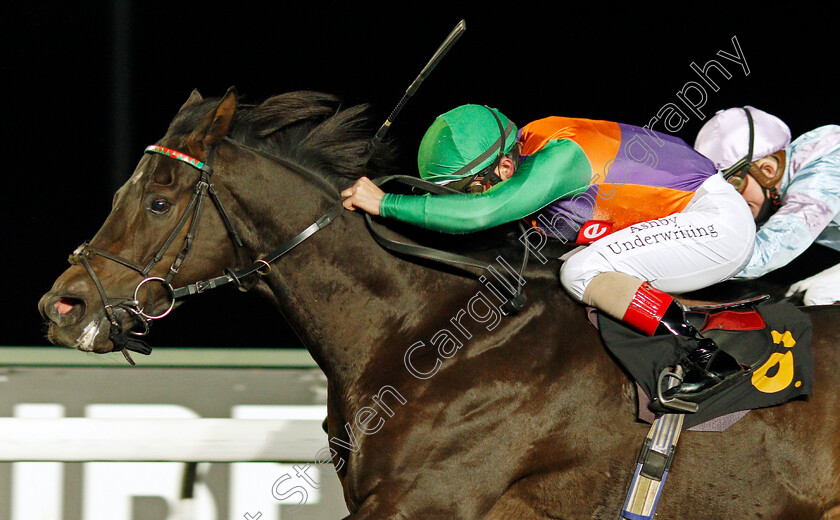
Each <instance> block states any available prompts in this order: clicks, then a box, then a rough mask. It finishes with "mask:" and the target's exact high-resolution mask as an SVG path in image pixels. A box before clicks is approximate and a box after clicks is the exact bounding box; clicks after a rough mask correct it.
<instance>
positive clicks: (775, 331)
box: [598, 297, 814, 428]
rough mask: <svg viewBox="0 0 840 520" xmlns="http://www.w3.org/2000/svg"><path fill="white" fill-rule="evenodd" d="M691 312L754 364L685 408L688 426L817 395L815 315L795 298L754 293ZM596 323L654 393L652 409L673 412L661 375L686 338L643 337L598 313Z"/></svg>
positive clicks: (723, 344)
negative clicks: (663, 398)
mask: <svg viewBox="0 0 840 520" xmlns="http://www.w3.org/2000/svg"><path fill="white" fill-rule="evenodd" d="M686 316H687V317H688V319H689V321H691V322H692V324H693V325H694V326H695V327H696V328H697V329H698V330H699V331H701V333H702V334H703V335H704V336H705V337H708V338H711V339H713V340H714V341H715V343H717V345H718V347H720V348H722V349H723V350H725V351H726V352H728V353H729V354H731V355H732V356H734V357H735V359H737V360H738V361H739V362H740V363H742V364H745V365H749V367H750V370H749V371H748V372H746V373H744V374H743V375H742V376H740V379H739V380H738V381H736V382H735V383H734V384H732V385H731V386H729V387H728V388H726V389H725V390H723V391H721V392H719V393H717V394H714V395H712V396H710V397H709V398H708V399H706V400H704V401H703V402H701V403H700V405H699V407H698V409H697V411H696V412H694V413H688V414H686V417H685V421H684V425H683V427H684V428H691V427H693V426H696V425H700V424H702V423H705V422H707V421H710V420H712V419H715V418H718V417H721V416H724V415H727V414H731V413H734V412H739V411H742V410H750V409H754V408H764V407H768V406H775V405H778V404H782V403H784V402H787V401H789V400H791V399H795V398H800V397H805V396H810V395H811V394H812V392H813V380H814V358H813V355H812V353H811V349H810V345H811V335H812V330H811V322H810V320H809V318H808V316H807V315H806V314H805V313H803V312H802V311H800V310H799V309H797V308H796V307H795V306H793V305H792V304H790V303H786V302H780V303H770V302H767V301H766V297H764V298H755V299H751V300H744V301H740V302H734V303H730V304H723V305H710V306H698V307H691V308H689V309H688V312H687V313H686ZM598 327H599V329H600V331H601V337H602V339H603V340H604V344H605V345H606V347H607V349H608V350H609V351H610V352H611V353H612V354H613V355H614V357H615V358H616V359H617V360H618V362H619V363H620V364H621V365H622V366H623V367H624V369H625V370H626V371H627V372H628V373H629V374H630V376H631V377H632V378H633V379H634V380H635V381H636V383H637V384H638V386H639V387H640V388H641V389H642V390H643V392H644V393H645V395H646V396H647V397H648V398H649V399H650V402H651V403H652V406H653V407H654V408H653V411H654V412H657V413H662V412H665V411H668V410H663V408H662V407H661V406H658V405H659V404H661V403H660V401H659V399H658V397H659V396H660V394H661V390H664V388H661V385H662V377H661V375H662V374H663V373H668V371H669V370H670V367H672V366H674V365H675V364H676V363H677V361H678V360H679V359H681V358H682V357H683V355H684V354H685V353H687V352H688V350H689V348H690V344H689V343H688V340H687V339H685V338H681V337H678V336H671V335H667V336H646V335H644V334H641V333H639V332H637V331H635V330H634V329H631V328H630V327H628V326H627V325H625V324H623V323H622V322H620V321H618V320H614V319H612V318H610V317H608V316H605V315H603V314H600V313H599V314H598ZM670 411H672V412H673V410H670Z"/></svg>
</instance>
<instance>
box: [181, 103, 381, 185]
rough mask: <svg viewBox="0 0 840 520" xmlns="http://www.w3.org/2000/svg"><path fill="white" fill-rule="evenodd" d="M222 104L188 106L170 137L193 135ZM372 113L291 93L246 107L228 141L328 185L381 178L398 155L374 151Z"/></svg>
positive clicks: (240, 110) (238, 113)
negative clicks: (277, 159) (318, 177)
mask: <svg viewBox="0 0 840 520" xmlns="http://www.w3.org/2000/svg"><path fill="white" fill-rule="evenodd" d="M218 102H219V98H206V99H204V100H202V101H201V102H200V103H195V104H193V105H190V106H187V107H185V108H184V109H182V110H181V111H180V112H179V113H178V114H177V115H176V116H175V118H174V119H173V120H172V122H171V123H170V126H169V129H168V131H167V136H176V135H188V134H189V133H190V132H191V131H192V130H193V129H194V128H195V127H196V126H197V125H198V124H199V122H200V121H201V118H202V117H203V116H205V115H206V114H207V113H208V112H210V111H211V110H213V109H214V108H215V106H216V105H217V104H218ZM368 112H369V106H368V105H366V104H361V105H355V106H350V107H343V106H342V105H341V102H340V100H339V98H337V97H336V96H333V95H331V94H324V93H320V92H312V91H298V92H288V93H285V94H280V95H277V96H273V97H270V98H268V99H266V100H265V101H264V102H262V103H260V104H257V105H252V104H240V105H239V106H238V107H237V111H236V114H235V116H234V122H233V128H232V129H231V131H230V133H229V135H228V137H229V138H230V139H231V140H233V141H234V142H237V143H239V144H242V145H245V146H247V147H249V148H252V149H255V150H258V151H259V152H261V153H263V154H266V155H269V156H273V157H280V158H283V159H285V160H289V161H292V162H294V163H296V164H299V165H301V166H303V167H306V168H307V169H308V170H310V171H312V172H314V173H316V174H319V175H321V176H323V177H324V178H325V180H328V181H340V180H346V179H355V178H358V177H361V176H368V177H375V176H378V175H382V174H386V173H390V172H391V171H392V170H393V169H394V166H393V165H394V164H395V153H396V151H395V147H394V145H393V143H391V142H385V143H383V145H382V146H379V147H376V149H374V150H373V151H371V150H370V146H369V143H370V138H371V137H372V136H373V129H372V128H371V126H370V119H369V117H368ZM371 152H372V153H373V155H371ZM345 184H346V182H345Z"/></svg>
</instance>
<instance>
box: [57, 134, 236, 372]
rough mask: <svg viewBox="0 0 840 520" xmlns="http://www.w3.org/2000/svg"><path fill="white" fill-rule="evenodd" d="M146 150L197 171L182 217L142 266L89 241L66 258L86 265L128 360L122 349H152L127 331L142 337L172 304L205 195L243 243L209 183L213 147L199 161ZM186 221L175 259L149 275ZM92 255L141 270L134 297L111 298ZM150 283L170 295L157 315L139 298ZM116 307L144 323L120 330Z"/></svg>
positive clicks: (116, 346) (166, 150)
mask: <svg viewBox="0 0 840 520" xmlns="http://www.w3.org/2000/svg"><path fill="white" fill-rule="evenodd" d="M145 153H148V154H153V153H154V154H161V155H165V156H168V157H171V158H173V159H176V160H178V161H181V162H183V163H185V164H188V165H190V166H192V167H193V168H195V169H197V170H198V171H199V172H200V176H199V179H198V181H197V182H196V185H195V188H194V191H193V195H192V197H191V198H190V202H189V203H188V205H187V208H186V210H185V211H184V214H183V215H182V216H181V218H180V220H179V221H178V223H177V224H176V225H175V227H174V228H173V229H172V232H170V234H169V236H168V237H167V238H166V240H165V241H164V243H163V245H162V246H161V247H160V249H158V251H157V253H156V254H155V255H154V256H153V257H152V258H151V259H150V260H149V261H148V262H147V263H146V265H145V266H142V265H140V264H138V263H135V262H132V261H131V260H128V259H126V258H123V257H122V256H120V255H117V254H115V253H111V252H109V251H105V250H103V249H99V248H96V247H92V246H91V245H90V242H89V241H88V242H85V243H83V244H82V245H81V246H79V247H78V248H76V250H75V251H73V253H72V254H71V255H70V258H69V261H70V263H71V264H80V265H82V267H84V268H85V270H86V271H87V272H88V274H89V275H90V277H91V279H92V280H93V283H94V285H95V286H96V289H97V291H98V292H99V296H100V298H101V299H102V305H103V306H104V308H105V315H106V317H107V318H108V321H109V322H110V324H111V331H110V339H111V340H112V341H113V343H114V350H123V353H124V354H125V355H126V358H127V359H128V360H129V362H131V358H130V357H128V355H127V353H126V352H125V349H127V350H133V351H135V352H138V353H141V354H149V353H150V352H151V347H149V346H148V345H146V344H145V343H144V342H142V341H139V340H136V339H132V338H130V337H128V336H127V333H129V332H130V333H131V334H132V335H134V336H145V335H146V334H148V332H149V325H150V323H151V322H152V321H154V320H158V319H160V318H163V317H164V316H167V315H168V314H169V313H170V312H171V311H172V309H173V308H174V307H175V300H176V290H175V289H173V288H172V285H171V284H172V279H173V278H174V277H175V275H176V274H178V271H179V270H180V268H181V265H182V263H183V261H184V259H185V258H186V256H187V254H188V253H189V252H190V249H191V248H192V244H193V241H194V240H195V236H196V226H197V225H198V221H199V217H200V216H201V211H202V208H203V207H204V202H205V200H206V199H207V197H208V196H209V197H210V199H211V200H212V201H213V205H214V206H215V207H216V210H217V211H218V213H219V216H220V217H221V219H222V222H224V225H225V227H226V228H227V231H228V235H229V236H230V238H231V241H232V242H233V243H234V245H235V246H237V247H242V245H243V244H242V239H241V238H240V237H239V233H237V231H236V229H234V227H233V224H232V223H231V220H230V218H229V217H228V214H227V211H225V208H224V206H223V205H222V201H221V199H219V195H218V193H217V192H216V189H215V188H214V187H213V184H212V183H211V182H210V178H211V176H212V175H213V167H212V163H213V158H214V156H215V147H214V148H211V149H210V151H209V152H208V155H207V161H206V162H202V161H199V160H198V159H195V158H193V157H190V156H189V155H187V154H184V153H181V152H178V151H176V150H172V149H170V148H166V147H163V146H158V145H151V146H148V147H147V148H146V150H145ZM188 220H191V222H190V227H189V229H188V230H187V234H186V236H185V237H184V243H183V245H182V246H181V250H180V251H179V252H178V254H177V255H176V257H175V259H174V260H173V261H172V265H170V266H169V269H168V271H167V273H166V275H165V276H163V277H160V276H149V273H150V272H151V270H152V269H153V268H154V267H155V266H156V265H157V264H158V263H159V262H160V261H161V260H162V259H163V257H164V255H165V254H166V252H167V251H168V250H169V247H170V246H171V245H172V243H173V242H174V241H175V239H176V237H177V236H178V234H179V233H180V232H181V230H182V229H183V228H184V226H185V225H186V223H187V221H188ZM94 256H101V257H103V258H106V259H108V260H111V261H113V262H116V263H118V264H120V265H123V266H125V267H128V268H129V269H132V270H134V271H136V272H138V273H140V275H141V276H142V277H143V279H142V280H141V281H140V283H138V284H137V287H135V289H134V293H133V298H112V297H109V296H108V295H107V293H106V292H105V288H104V287H103V286H102V282H101V281H100V280H99V276H97V274H96V271H94V270H93V268H92V267H91V265H90V260H91V259H92V258H93V257H94ZM151 282H157V283H160V284H161V285H162V286H163V287H164V289H165V290H166V292H167V294H168V295H169V298H170V304H169V307H168V308H167V309H166V310H165V311H163V312H161V313H160V314H156V315H153V314H149V313H147V312H146V311H145V309H144V308H143V306H142V305H141V304H140V301H139V299H138V295H139V293H140V289H141V288H142V287H143V286H144V285H146V284H148V283H151ZM115 309H122V310H123V311H125V312H127V313H128V314H129V315H131V316H132V317H133V318H134V319H135V321H137V322H138V323H140V324H141V325H142V326H143V330H142V331H141V332H135V331H131V330H130V329H128V330H126V329H123V327H122V323H121V321H120V319H119V317H118V316H117V313H116V311H115Z"/></svg>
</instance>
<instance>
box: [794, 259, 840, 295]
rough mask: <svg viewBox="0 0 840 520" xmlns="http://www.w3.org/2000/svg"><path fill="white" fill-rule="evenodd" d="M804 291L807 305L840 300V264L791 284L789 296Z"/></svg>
mask: <svg viewBox="0 0 840 520" xmlns="http://www.w3.org/2000/svg"><path fill="white" fill-rule="evenodd" d="M798 292H804V293H805V294H804V295H803V297H802V302H803V303H804V304H805V305H830V304H832V303H834V302H840V264H838V265H835V266H834V267H830V268H828V269H826V270H825V271H822V272H821V273H817V274H815V275H814V276H812V277H810V278H805V279H804V280H800V281H798V282H796V283H795V284H793V285H791V286H790V289H788V292H787V296H791V295H793V294H794V293H798Z"/></svg>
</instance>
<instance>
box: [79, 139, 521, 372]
mask: <svg viewBox="0 0 840 520" xmlns="http://www.w3.org/2000/svg"><path fill="white" fill-rule="evenodd" d="M225 140H226V141H227V142H230V143H232V144H235V145H237V146H242V147H244V148H247V149H249V150H252V149H251V148H248V147H246V146H244V145H241V144H239V143H235V142H234V141H232V140H230V139H227V138H226V139H225ZM252 151H254V152H256V153H258V154H260V155H264V154H262V153H260V152H259V151H257V150H252ZM215 152H216V148H215V147H212V148H210V150H209V151H208V154H207V161H205V162H202V161H199V160H198V159H195V158H194V157H191V156H189V155H187V154H184V153H182V152H179V151H176V150H173V149H170V148H166V147H163V146H159V145H151V146H148V147H146V149H145V153H147V154H160V155H164V156H167V157H170V158H172V159H176V160H178V161H181V162H183V163H185V164H187V165H189V166H191V167H193V168H195V169H197V170H198V171H199V172H200V177H199V179H198V181H197V182H196V185H195V188H194V193H193V196H192V198H191V199H190V202H189V204H188V205H187V209H186V210H185V211H184V214H183V215H182V216H181V218H180V220H179V221H178V223H177V224H176V226H175V227H174V228H173V230H172V231H171V232H170V234H169V236H168V237H167V239H166V241H164V243H163V245H162V246H161V247H160V249H159V250H158V252H157V253H156V254H155V255H154V256H153V257H152V258H151V259H150V260H149V262H147V263H146V265H145V266H141V265H140V264H137V263H135V262H132V261H130V260H127V259H125V258H123V257H121V256H119V255H117V254H114V253H111V252H109V251H105V250H103V249H99V248H96V247H92V246H91V245H90V242H85V243H83V244H82V245H81V246H79V247H78V248H77V249H76V250H75V251H74V252H73V253H72V254H71V255H70V257H69V261H70V263H71V264H81V265H82V266H83V267H84V268H85V270H86V271H87V272H88V274H89V275H90V277H91V279H92V280H93V282H94V285H95V286H96V289H97V291H98V292H99V296H100V298H101V300H102V305H103V307H104V308H105V315H106V317H107V319H108V321H109V322H110V324H111V330H110V335H109V338H110V339H111V341H112V342H113V344H114V351H122V353H123V355H124V356H125V358H126V360H128V362H129V363H131V364H132V365H133V364H134V361H133V360H132V359H131V356H130V355H129V354H128V351H129V350H131V351H134V352H137V353H140V354H144V355H148V354H150V353H151V351H152V347H151V346H149V345H147V344H146V343H145V342H143V341H140V340H138V339H136V338H132V337H130V336H129V334H130V335H131V336H145V335H146V334H148V333H149V330H150V325H151V322H153V321H154V320H158V319H161V318H163V317H165V316H167V315H168V314H169V313H170V312H171V311H172V309H173V308H174V307H175V302H176V300H178V299H179V298H182V297H184V296H189V295H193V294H199V293H203V292H205V291H207V290H210V289H215V288H218V287H221V286H223V285H227V284H228V283H235V284H236V285H239V286H241V285H242V282H241V281H242V280H243V279H245V278H247V277H249V276H251V275H254V274H258V275H260V276H266V275H268V274H269V273H270V272H271V264H272V263H274V262H275V261H277V260H278V259H279V258H280V257H282V256H283V255H285V254H286V253H288V252H289V251H291V250H292V249H294V248H295V247H297V246H298V245H300V244H301V243H302V242H303V241H304V240H306V239H307V238H309V237H310V236H312V235H313V234H315V233H316V232H318V231H320V230H321V229H323V228H325V227H327V226H328V225H330V224H331V223H332V222H333V221H334V220H335V219H336V218H337V217H338V216H339V215H341V213H342V212H343V211H344V205H343V199H339V200H338V201H336V202H335V203H334V204H333V205H332V206H331V207H330V208H329V209H328V210H327V211H326V212H325V213H324V214H322V215H321V216H320V217H319V218H318V219H317V220H315V222H313V223H312V224H310V225H309V226H307V227H306V228H305V229H304V230H303V231H301V232H300V233H298V234H297V235H295V236H294V237H292V238H291V239H290V240H288V241H286V242H284V243H283V244H282V245H281V246H280V247H278V248H276V249H274V250H272V251H271V252H270V253H268V254H267V255H264V256H262V257H261V258H259V259H257V260H256V261H254V262H253V263H252V264H251V265H249V266H247V267H244V268H242V269H239V270H237V271H233V270H232V269H230V268H226V269H225V270H224V274H222V275H221V276H217V277H214V278H208V279H205V280H199V281H196V282H193V283H190V284H187V285H185V286H183V287H179V288H173V287H172V280H173V278H174V277H175V275H176V274H178V271H179V270H180V267H181V265H182V263H183V261H184V259H185V258H186V256H187V254H188V253H189V251H190V248H191V247H192V243H193V241H194V240H195V235H196V226H197V224H198V220H199V217H200V216H201V210H202V208H203V205H204V202H205V200H206V198H207V196H208V195H209V196H210V198H211V199H212V201H213V205H214V206H215V207H216V210H217V211H218V213H219V216H220V217H221V219H222V222H223V223H224V225H225V227H226V228H227V232H228V235H229V236H230V238H231V241H232V242H233V244H234V245H235V246H236V247H243V242H242V239H241V238H240V236H239V234H238V233H237V231H236V229H235V228H234V226H233V223H232V222H231V220H230V218H229V217H228V214H227V211H225V208H224V206H223V205H222V201H221V199H219V196H218V193H217V192H216V190H215V188H214V187H213V184H212V183H211V182H210V179H211V176H212V174H213V168H212V163H213V159H214V157H215ZM267 157H269V158H270V159H272V160H273V161H275V162H277V163H280V164H283V165H284V166H286V167H288V168H290V169H293V170H295V171H298V172H301V173H309V172H308V171H306V170H303V171H302V168H301V167H300V166H299V165H297V164H294V163H292V162H289V161H286V160H283V159H282V158H279V157H272V156H267ZM390 181H398V182H401V183H403V184H406V185H409V186H411V187H414V188H419V189H423V190H426V191H428V192H430V193H436V194H441V193H459V192H457V191H455V190H452V189H450V188H446V187H445V186H440V185H437V184H435V183H432V182H428V181H424V180H422V179H418V178H416V177H410V176H406V175H392V176H388V177H381V178H377V179H375V180H374V182H375V183H376V184H377V185H382V184H385V183H386V182H390ZM190 218H191V219H192V220H191V222H190V227H189V229H188V231H187V234H186V236H185V238H184V244H183V245H182V247H181V250H180V252H179V253H178V255H177V256H176V257H175V260H173V262H172V265H171V266H170V267H169V270H168V271H167V273H166V275H165V276H164V277H160V276H149V273H150V272H151V270H152V269H153V268H154V267H155V266H156V265H157V264H158V263H159V262H160V261H161V260H162V259H163V257H164V255H165V254H166V251H167V250H168V249H169V247H170V246H171V245H172V242H174V241H175V239H176V237H177V235H178V233H179V232H180V231H181V230H182V229H183V227H184V226H185V225H186V222H187V220H188V219H190ZM365 218H366V223H367V225H368V229H369V230H370V232H371V234H372V235H373V237H374V239H376V241H377V242H378V243H379V244H380V245H381V246H383V247H385V248H386V249H388V250H390V251H392V252H394V253H398V254H404V255H409V256H414V257H420V258H425V259H429V260H433V261H436V262H443V263H450V264H461V265H469V266H472V267H478V268H481V269H488V265H487V264H486V263H483V262H480V261H478V260H474V259H472V258H470V257H467V256H463V255H459V254H456V253H451V252H447V251H439V250H437V249H434V248H430V247H427V246H421V245H417V244H408V243H403V242H399V241H396V240H393V239H390V238H387V237H385V236H383V235H382V234H381V233H379V232H378V231H376V229H375V228H374V226H373V222H372V219H371V217H370V215H369V214H367V213H366V214H365ZM94 256H101V257H103V258H106V259H108V260H111V261H113V262H116V263H118V264H120V265H123V266H125V267H128V268H130V269H132V270H134V271H136V272H138V273H139V274H140V275H141V276H142V277H143V279H142V280H141V281H140V283H138V284H137V286H136V287H135V289H134V293H133V296H132V298H111V297H109V296H108V295H107V293H106V292H105V288H104V287H103V286H102V282H101V281H100V280H99V277H98V276H97V274H96V272H95V271H94V270H93V268H92V267H91V265H90V262H89V260H90V259H92V258H93V257H94ZM527 261H528V248H527V245H526V247H525V252H524V255H523V261H522V267H521V269H520V272H519V275H520V278H521V275H522V274H523V273H524V271H525V267H526V265H527ZM152 282H155V283H159V284H160V285H162V286H163V288H164V289H165V291H166V294H167V295H168V297H169V299H170V303H169V306H168V307H167V309H166V310H165V311H163V312H161V313H160V314H156V315H153V314H149V313H147V312H146V311H145V309H144V308H143V306H142V305H141V304H140V301H139V299H138V295H139V292H140V289H141V287H143V286H144V285H146V284H148V283H152ZM516 287H517V292H516V294H514V295H513V296H512V298H511V299H509V300H508V301H507V302H506V303H505V304H504V305H503V306H502V310H503V312H505V311H507V312H506V314H512V313H516V312H519V311H520V310H521V309H522V307H523V306H524V302H525V295H524V294H523V293H522V291H521V284H516ZM115 309H122V310H123V311H125V312H127V313H128V314H129V315H131V316H132V317H133V318H134V319H135V321H137V322H138V323H140V324H141V325H142V326H143V330H142V331H140V332H136V331H132V330H131V329H130V328H129V329H124V328H123V326H122V323H121V322H120V320H119V317H118V316H117V314H116V312H115Z"/></svg>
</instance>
